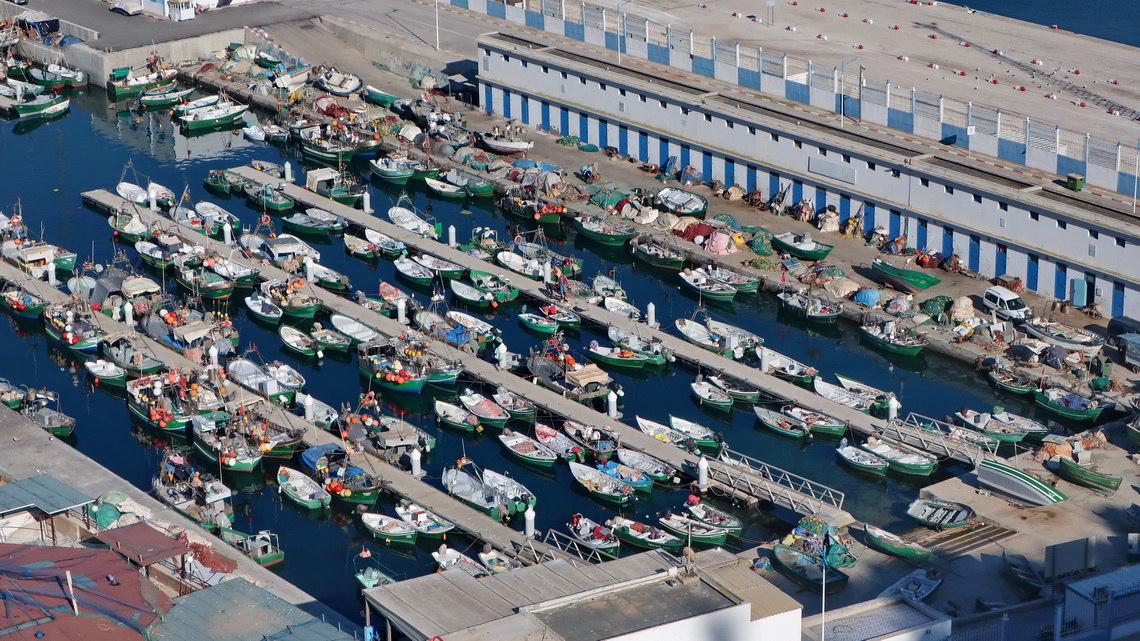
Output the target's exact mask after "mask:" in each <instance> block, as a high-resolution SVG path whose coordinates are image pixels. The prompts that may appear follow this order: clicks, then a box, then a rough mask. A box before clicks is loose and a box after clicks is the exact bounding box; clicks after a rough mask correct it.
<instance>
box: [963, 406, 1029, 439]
mask: <svg viewBox="0 0 1140 641" xmlns="http://www.w3.org/2000/svg"><path fill="white" fill-rule="evenodd" d="M954 418H956V419H958V421H959V422H960V423H961V424H962V425H964V426H966V427H968V428H970V429H972V430H976V431H978V432H981V433H982V434H985V435H986V436H988V437H990V438H994V439H997V440H999V441H1001V442H1003V443H1020V442H1021V441H1022V439H1030V440H1034V441H1037V442H1040V441H1041V438H1042V437H1044V436H1045V435H1046V434H1048V433H1049V428H1048V427H1045V426H1044V425H1042V424H1041V423H1038V422H1037V421H1035V420H1033V419H1030V418H1026V417H1024V416H1018V415H1017V414H1011V413H1009V412H1007V411H1005V408H1003V407H1001V406H1000V405H999V406H995V407H994V408H993V412H992V413H991V412H979V411H977V410H972V409H968V408H963V409H960V410H958V411H957V412H955V413H954Z"/></svg>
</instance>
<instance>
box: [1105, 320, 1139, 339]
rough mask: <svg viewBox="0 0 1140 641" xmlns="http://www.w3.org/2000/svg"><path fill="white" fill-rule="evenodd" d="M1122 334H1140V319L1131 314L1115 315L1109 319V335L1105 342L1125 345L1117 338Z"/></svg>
mask: <svg viewBox="0 0 1140 641" xmlns="http://www.w3.org/2000/svg"><path fill="white" fill-rule="evenodd" d="M1121 334H1140V320H1136V319H1135V318H1132V317H1131V316H1113V317H1112V318H1111V319H1110V320H1109V321H1108V336H1107V337H1106V338H1105V342H1106V343H1108V344H1109V345H1112V346H1113V347H1123V346H1122V345H1121V344H1120V342H1119V341H1117V340H1116V339H1117V337H1119V336H1120V335H1121Z"/></svg>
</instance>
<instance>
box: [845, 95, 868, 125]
mask: <svg viewBox="0 0 1140 641" xmlns="http://www.w3.org/2000/svg"><path fill="white" fill-rule="evenodd" d="M843 114H844V115H845V116H847V117H848V118H854V119H855V120H858V119H860V118H862V117H863V103H862V102H861V101H860V100H859V99H858V98H855V97H853V96H844V97H843Z"/></svg>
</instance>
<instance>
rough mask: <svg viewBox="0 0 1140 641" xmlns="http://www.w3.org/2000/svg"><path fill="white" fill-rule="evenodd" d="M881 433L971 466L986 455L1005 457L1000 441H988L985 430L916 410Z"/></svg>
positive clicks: (890, 439)
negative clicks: (978, 429) (970, 428)
mask: <svg viewBox="0 0 1140 641" xmlns="http://www.w3.org/2000/svg"><path fill="white" fill-rule="evenodd" d="M880 434H881V436H882V438H884V439H886V440H889V441H895V442H897V443H902V444H903V445H910V446H912V447H916V448H918V449H920V450H922V451H924V452H929V453H930V454H933V455H935V456H937V457H938V458H949V459H954V460H955V461H958V462H959V463H965V464H967V465H971V466H977V464H978V463H980V462H981V461H982V459H985V458H1001V457H999V456H998V455H997V444H996V443H994V442H992V441H990V442H987V440H986V438H985V437H984V436H983V435H982V434H981V433H979V432H974V431H972V430H969V429H966V428H964V427H958V426H955V425H951V424H950V423H947V422H946V421H940V420H938V419H935V418H930V417H929V416H923V415H922V414H916V413H914V412H911V413H910V414H909V415H907V417H906V418H905V419H903V420H901V421H900V420H894V421H891V422H889V423H887V425H886V426H885V427H883V428H882V430H881V432H880Z"/></svg>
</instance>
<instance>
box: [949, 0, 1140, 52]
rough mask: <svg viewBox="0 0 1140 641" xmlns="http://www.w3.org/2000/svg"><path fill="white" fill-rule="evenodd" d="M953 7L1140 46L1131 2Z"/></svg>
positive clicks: (999, 1)
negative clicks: (966, 8)
mask: <svg viewBox="0 0 1140 641" xmlns="http://www.w3.org/2000/svg"><path fill="white" fill-rule="evenodd" d="M950 4H959V5H963V6H968V7H970V8H971V9H977V10H978V11H984V12H986V13H993V14H997V15H1000V16H1006V17H1009V18H1016V19H1018V20H1024V21H1026V22H1035V23H1037V24H1042V25H1046V26H1050V25H1057V26H1058V27H1060V28H1061V29H1064V30H1066V31H1073V32H1076V33H1081V34H1084V35H1087V36H1093V37H1095V38H1103V39H1105V40H1113V41H1115V42H1120V43H1122V44H1126V45H1132V46H1134V47H1135V46H1140V32H1137V30H1136V24H1137V23H1138V22H1140V5H1137V3H1135V2H1131V1H1130V0H1093V1H1092V2H1084V3H1081V4H1079V5H1078V4H1074V3H1072V2H1066V1H1065V0H1044V1H1042V2H1028V1H1027V0H1017V1H1011V0H974V1H972V2H970V1H964V0H959V1H957V2H952V3H950Z"/></svg>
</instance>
